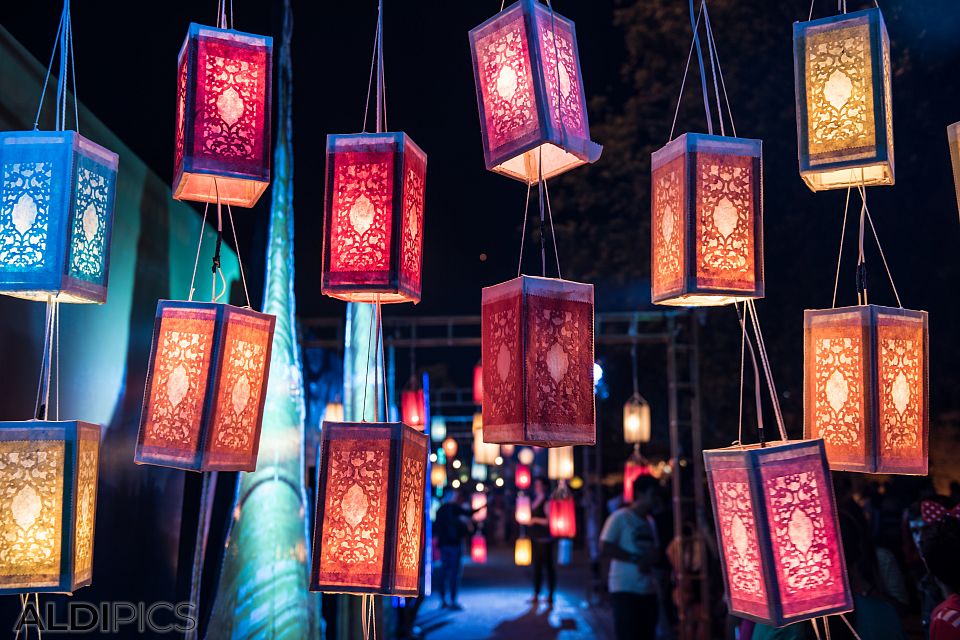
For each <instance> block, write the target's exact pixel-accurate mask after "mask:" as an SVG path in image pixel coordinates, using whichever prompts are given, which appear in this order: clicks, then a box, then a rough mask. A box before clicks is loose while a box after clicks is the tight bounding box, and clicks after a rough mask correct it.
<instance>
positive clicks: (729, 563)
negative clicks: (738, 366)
mask: <svg viewBox="0 0 960 640" xmlns="http://www.w3.org/2000/svg"><path fill="white" fill-rule="evenodd" d="M703 457H704V461H705V463H706V471H707V480H708V484H709V488H710V494H711V499H712V501H713V511H714V518H715V523H716V529H717V537H718V539H719V548H720V549H721V550H722V553H721V561H722V565H723V576H724V583H725V585H726V596H727V604H728V605H729V607H730V612H731V613H732V614H734V615H737V616H740V617H745V618H749V619H751V620H756V621H758V622H763V623H765V624H769V625H772V626H775V627H780V626H783V625H785V624H789V623H793V622H798V621H801V620H808V619H810V618H815V617H820V616H825V615H830V614H835V613H842V612H846V611H850V610H851V609H852V608H853V602H852V599H851V593H850V587H849V584H848V582H847V573H846V565H845V564H844V559H843V546H842V544H841V541H840V531H839V525H838V523H837V511H836V505H835V504H834V497H833V484H832V480H831V478H830V472H829V470H828V469H827V458H826V455H825V453H824V448H823V441H822V440H798V441H794V442H776V443H773V444H771V445H768V446H767V447H764V448H761V447H759V445H754V446H750V447H743V448H741V447H730V448H727V449H715V450H710V451H704V453H703Z"/></svg>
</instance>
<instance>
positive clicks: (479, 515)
mask: <svg viewBox="0 0 960 640" xmlns="http://www.w3.org/2000/svg"><path fill="white" fill-rule="evenodd" d="M470 509H471V510H473V511H474V514H473V521H474V522H483V521H484V520H486V519H487V494H485V493H484V492H482V491H475V492H474V493H473V495H472V496H471V497H470ZM478 509H479V511H478Z"/></svg>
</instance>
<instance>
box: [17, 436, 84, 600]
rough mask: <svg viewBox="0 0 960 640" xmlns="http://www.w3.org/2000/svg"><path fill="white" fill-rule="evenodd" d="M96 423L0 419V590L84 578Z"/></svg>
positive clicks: (40, 588)
mask: <svg viewBox="0 0 960 640" xmlns="http://www.w3.org/2000/svg"><path fill="white" fill-rule="evenodd" d="M99 453H100V426H99V425H94V424H89V423H86V422H79V421H72V422H46V421H37V420H31V421H28V422H0V511H2V512H3V513H4V517H3V518H2V519H0V533H2V535H0V595H7V594H13V593H33V592H52V593H72V592H74V591H76V590H77V589H79V588H81V587H84V586H86V585H88V584H90V583H91V581H92V577H93V536H94V528H95V521H96V501H97V480H98V475H99V474H98V468H99Z"/></svg>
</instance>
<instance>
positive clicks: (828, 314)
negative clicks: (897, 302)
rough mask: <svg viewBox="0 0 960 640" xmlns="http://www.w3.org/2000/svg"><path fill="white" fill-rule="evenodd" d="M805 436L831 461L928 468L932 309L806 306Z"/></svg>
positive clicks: (845, 466) (851, 466)
mask: <svg viewBox="0 0 960 640" xmlns="http://www.w3.org/2000/svg"><path fill="white" fill-rule="evenodd" d="M803 334H804V360H805V362H804V437H806V438H823V440H824V442H825V445H826V449H827V458H828V459H829V460H830V468H831V469H834V470H838V471H861V472H866V473H903V474H920V475H926V473H927V448H928V440H929V422H930V418H929V407H928V404H927V398H928V393H929V391H928V390H929V385H930V383H929V377H928V370H927V362H928V360H927V353H928V349H929V346H928V345H929V338H928V328H927V312H926V311H910V310H907V309H899V308H893V307H880V306H877V305H872V304H871V305H865V306H860V307H844V308H840V309H824V310H816V311H815V310H807V311H805V312H804V331H803Z"/></svg>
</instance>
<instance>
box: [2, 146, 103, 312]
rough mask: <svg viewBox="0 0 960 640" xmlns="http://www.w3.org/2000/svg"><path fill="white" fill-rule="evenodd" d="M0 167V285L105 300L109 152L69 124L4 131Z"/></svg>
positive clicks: (25, 294)
mask: <svg viewBox="0 0 960 640" xmlns="http://www.w3.org/2000/svg"><path fill="white" fill-rule="evenodd" d="M0 167H2V172H0V293H3V294H6V295H9V296H15V297H18V298H26V299H28V300H47V299H49V298H56V299H57V300H59V301H60V302H93V303H103V302H106V300H107V275H108V273H109V270H110V237H111V234H112V230H113V208H114V202H115V201H116V183H117V154H115V153H113V152H112V151H108V150H107V149H104V148H103V147H101V146H100V145H98V144H94V143H93V142H91V141H89V140H87V139H86V138H84V137H83V136H81V135H80V134H79V133H76V132H75V131H5V132H0Z"/></svg>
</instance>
